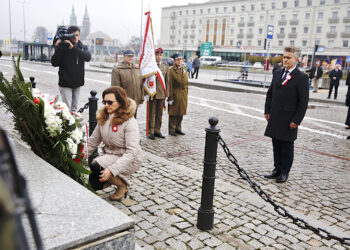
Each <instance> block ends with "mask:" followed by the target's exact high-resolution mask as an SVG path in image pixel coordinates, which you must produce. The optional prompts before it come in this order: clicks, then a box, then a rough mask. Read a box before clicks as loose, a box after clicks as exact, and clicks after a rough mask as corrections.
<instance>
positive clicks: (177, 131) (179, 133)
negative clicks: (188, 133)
mask: <svg viewBox="0 0 350 250" xmlns="http://www.w3.org/2000/svg"><path fill="white" fill-rule="evenodd" d="M175 132H176V134H178V135H185V133H184V132H182V131H181V130H176V131H175Z"/></svg>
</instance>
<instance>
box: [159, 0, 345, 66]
mask: <svg viewBox="0 0 350 250" xmlns="http://www.w3.org/2000/svg"><path fill="white" fill-rule="evenodd" d="M268 25H273V26H274V32H273V39H272V43H271V45H272V46H271V49H270V50H269V53H270V54H271V55H272V56H274V55H277V54H282V53H283V47H284V46H287V45H294V46H298V47H301V49H302V54H303V55H312V53H313V49H314V46H315V44H318V45H322V46H324V51H323V52H318V53H317V55H318V57H325V58H328V59H329V58H330V57H336V58H337V59H339V60H340V61H341V62H342V63H345V60H346V56H350V49H349V40H350V1H349V0H293V1H287V0H281V1H280V0H231V1H228V0H209V1H207V2H205V3H199V4H189V5H183V6H170V7H165V8H162V17H161V39H160V41H161V46H162V47H163V48H164V49H165V54H166V56H170V55H172V54H173V53H174V52H176V51H182V52H183V53H184V56H185V58H189V57H191V56H193V55H195V53H199V51H200V46H201V43H203V42H211V43H212V55H213V56H221V57H222V59H225V60H231V61H237V60H240V59H241V58H242V57H243V56H242V55H243V54H244V53H247V54H248V53H249V54H253V55H265V54H266V50H265V49H264V43H265V38H266V35H267V26H268ZM309 60H310V59H309Z"/></svg>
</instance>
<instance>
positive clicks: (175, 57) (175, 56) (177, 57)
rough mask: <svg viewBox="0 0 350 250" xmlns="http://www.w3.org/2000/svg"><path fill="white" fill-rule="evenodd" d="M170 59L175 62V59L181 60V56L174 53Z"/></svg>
mask: <svg viewBox="0 0 350 250" xmlns="http://www.w3.org/2000/svg"><path fill="white" fill-rule="evenodd" d="M172 58H173V59H174V60H176V59H179V58H182V55H181V54H180V53H175V54H174V55H173V56H172Z"/></svg>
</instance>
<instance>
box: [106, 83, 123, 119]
mask: <svg viewBox="0 0 350 250" xmlns="http://www.w3.org/2000/svg"><path fill="white" fill-rule="evenodd" d="M107 94H114V96H115V99H117V101H118V103H119V105H120V107H119V108H118V109H117V111H116V112H117V113H119V112H118V111H119V110H121V111H125V110H127V109H128V108H129V100H128V96H127V94H126V92H125V90H124V89H123V88H121V87H119V86H112V87H109V88H107V89H105V90H104V91H103V93H102V98H103V99H104V98H105V96H106V95H107Z"/></svg>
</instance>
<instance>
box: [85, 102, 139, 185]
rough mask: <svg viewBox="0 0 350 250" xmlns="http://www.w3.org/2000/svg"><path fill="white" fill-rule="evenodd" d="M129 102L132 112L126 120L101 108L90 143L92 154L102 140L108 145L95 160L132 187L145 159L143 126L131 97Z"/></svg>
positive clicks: (97, 114)
mask: <svg viewBox="0 0 350 250" xmlns="http://www.w3.org/2000/svg"><path fill="white" fill-rule="evenodd" d="M129 101H130V106H129V109H128V110H127V114H126V116H125V117H123V118H120V117H115V115H114V114H113V115H110V116H109V115H108V114H107V113H106V112H105V109H104V108H101V109H99V110H98V111H97V113H96V118H97V121H98V124H97V126H96V128H95V130H94V132H93V133H92V135H91V137H90V138H89V141H88V153H89V154H88V155H91V154H92V153H93V151H94V150H95V149H96V148H97V147H98V145H99V144H100V143H101V141H102V142H103V143H104V146H103V149H102V153H100V155H99V156H98V157H96V158H95V159H94V161H96V162H97V163H98V164H100V165H101V166H102V167H104V168H108V169H109V170H110V171H111V172H112V174H113V175H114V176H119V177H120V178H122V179H123V180H124V181H125V182H126V183H127V185H128V186H130V176H131V174H133V173H135V172H136V171H137V170H138V169H139V168H140V167H141V163H142V158H143V152H142V149H141V147H140V138H139V127H138V124H137V121H136V119H135V118H134V113H135V110H136V103H135V102H134V101H133V100H131V99H130V98H129ZM113 130H117V131H113Z"/></svg>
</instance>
